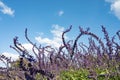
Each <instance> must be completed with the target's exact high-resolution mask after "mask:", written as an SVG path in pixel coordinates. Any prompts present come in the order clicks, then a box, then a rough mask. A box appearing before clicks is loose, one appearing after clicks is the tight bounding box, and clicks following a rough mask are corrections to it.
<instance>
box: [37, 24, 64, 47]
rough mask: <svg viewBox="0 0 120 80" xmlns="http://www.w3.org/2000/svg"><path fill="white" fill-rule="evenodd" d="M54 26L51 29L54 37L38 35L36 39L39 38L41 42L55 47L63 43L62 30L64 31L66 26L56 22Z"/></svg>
mask: <svg viewBox="0 0 120 80" xmlns="http://www.w3.org/2000/svg"><path fill="white" fill-rule="evenodd" d="M52 28H53V30H51V33H52V35H53V38H52V39H49V38H42V37H41V36H38V37H35V40H37V41H38V42H39V43H40V44H44V45H50V46H52V47H54V48H58V47H60V46H61V44H62V32H63V31H64V27H61V26H59V25H57V24H55V25H52Z"/></svg>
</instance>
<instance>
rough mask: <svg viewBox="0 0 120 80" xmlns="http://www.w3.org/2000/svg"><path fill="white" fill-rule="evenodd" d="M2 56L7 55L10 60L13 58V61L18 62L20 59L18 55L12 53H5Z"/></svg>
mask: <svg viewBox="0 0 120 80" xmlns="http://www.w3.org/2000/svg"><path fill="white" fill-rule="evenodd" d="M2 55H5V56H6V57H8V58H10V57H11V60H17V59H18V57H19V55H18V54H14V53H10V52H3V53H2Z"/></svg>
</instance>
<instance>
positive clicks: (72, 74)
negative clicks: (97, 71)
mask: <svg viewBox="0 0 120 80" xmlns="http://www.w3.org/2000/svg"><path fill="white" fill-rule="evenodd" d="M60 77H61V80H88V78H87V77H88V71H87V70H86V69H79V70H73V69H71V70H68V71H61V74H60Z"/></svg>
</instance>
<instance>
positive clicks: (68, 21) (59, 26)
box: [0, 0, 120, 55]
mask: <svg viewBox="0 0 120 80" xmlns="http://www.w3.org/2000/svg"><path fill="white" fill-rule="evenodd" d="M70 25H73V28H72V31H71V32H70V33H69V34H68V35H67V36H66V37H70V38H74V36H75V35H76V34H78V33H79V29H78V27H79V26H81V27H83V28H86V27H90V29H91V31H92V32H94V33H96V34H98V35H99V36H101V37H102V36H103V34H102V33H101V27H100V26H101V25H104V26H105V27H106V28H107V30H108V32H109V33H110V35H112V36H113V35H114V34H115V32H116V31H117V30H119V29H120V0H0V37H1V39H0V53H2V54H6V55H8V54H7V53H9V54H10V53H11V55H12V54H14V50H12V49H10V48H9V45H12V44H13V41H12V40H13V38H14V37H15V36H19V40H20V41H21V42H22V43H23V44H24V45H25V46H27V47H28V46H29V47H30V45H29V44H28V43H27V42H26V40H25V38H24V30H25V28H28V34H29V36H30V38H31V40H33V41H35V42H38V43H40V44H50V45H52V44H54V45H57V47H58V46H59V43H60V42H61V41H60V35H61V32H62V31H64V30H65V29H67V28H69V26H70ZM51 41H52V42H51ZM54 42H55V43H54Z"/></svg>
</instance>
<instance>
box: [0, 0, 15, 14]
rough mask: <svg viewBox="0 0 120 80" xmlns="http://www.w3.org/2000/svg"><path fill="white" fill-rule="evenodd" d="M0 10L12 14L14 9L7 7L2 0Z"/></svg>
mask: <svg viewBox="0 0 120 80" xmlns="http://www.w3.org/2000/svg"><path fill="white" fill-rule="evenodd" d="M0 11H1V12H2V13H3V14H7V15H10V16H14V12H15V11H14V10H12V9H11V8H10V7H8V6H7V5H5V4H4V3H3V2H2V1H0Z"/></svg>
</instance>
